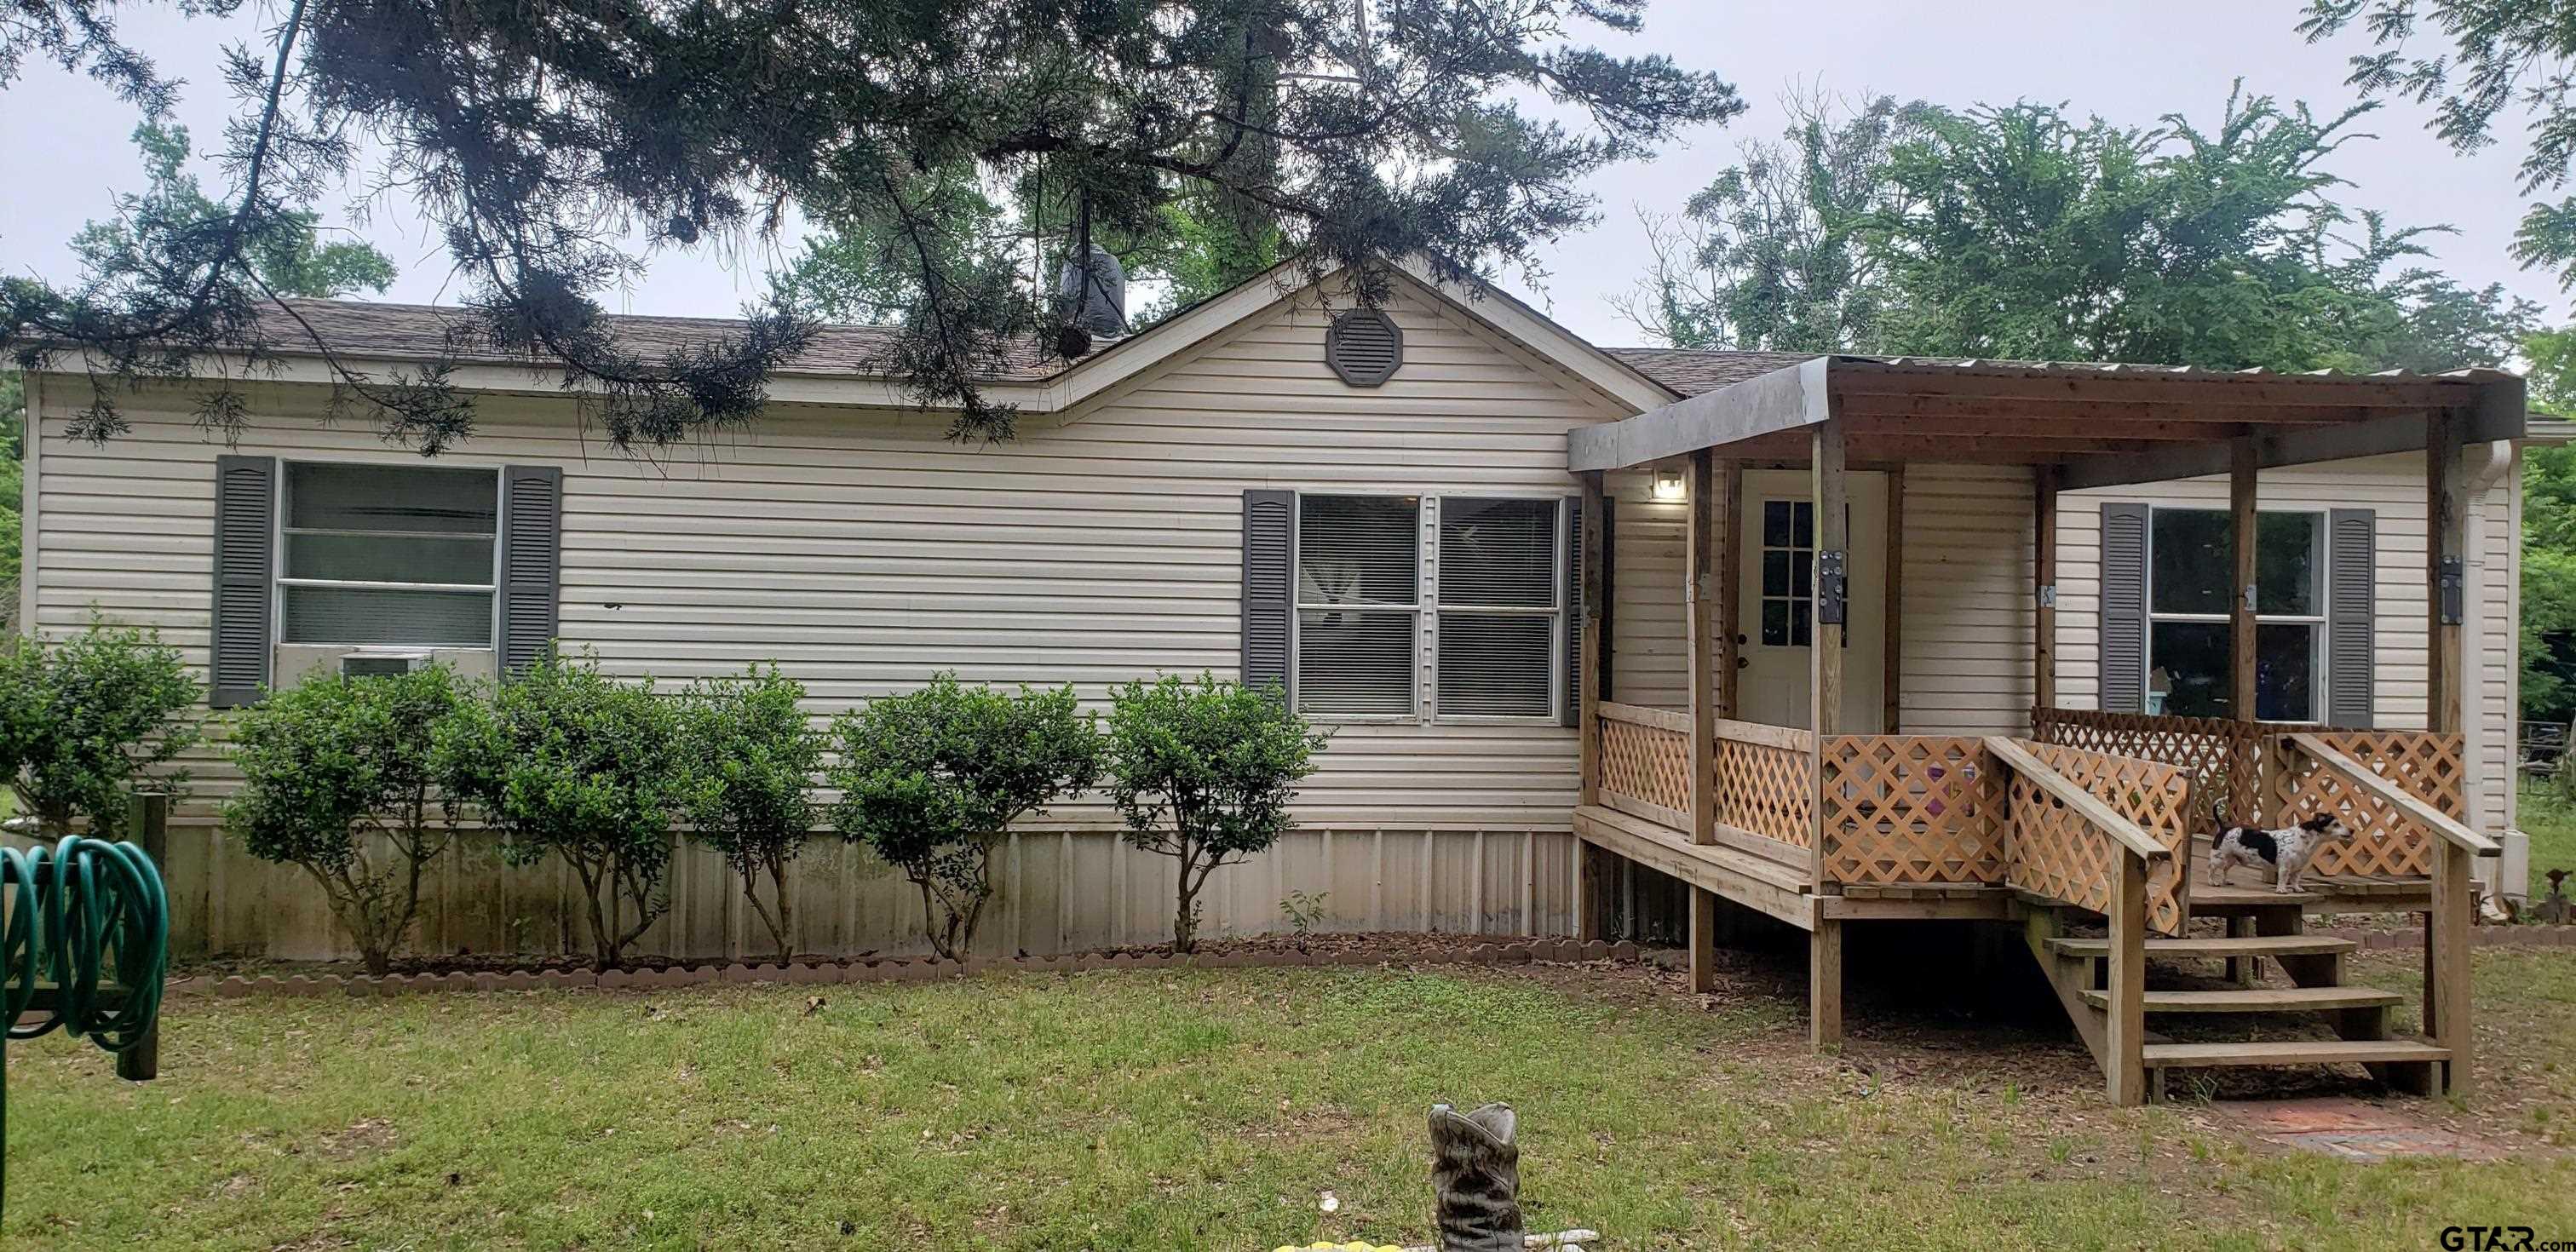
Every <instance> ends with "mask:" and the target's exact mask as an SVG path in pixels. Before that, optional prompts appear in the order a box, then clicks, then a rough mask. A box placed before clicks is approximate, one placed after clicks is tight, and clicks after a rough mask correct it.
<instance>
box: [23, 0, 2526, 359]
mask: <svg viewBox="0 0 2576 1252" xmlns="http://www.w3.org/2000/svg"><path fill="white" fill-rule="evenodd" d="M2298 9H2299V6H2298V5H2297V4H2296V3H2294V2H2292V0H2128V2H2125V3H2101V2H2098V0H2097V2H2095V3H2083V2H2080V0H2077V2H2070V0H1984V2H1983V3H1980V4H1978V5H1975V6H1954V5H1946V4H1941V5H1933V4H1923V3H1920V2H1919V0H1656V2H1655V3H1654V4H1653V5H1652V6H1651V7H1650V9H1649V12H1648V14H1647V19H1646V30H1645V33H1644V35H1643V36H1642V37H1641V38H1639V39H1637V40H1633V41H1632V40H1625V39H1621V38H1618V37H1616V36H1610V37H1607V38H1605V39H1604V40H1603V42H1605V43H1606V44H1608V45H1609V46H1610V47H1612V48H1613V49H1622V48H1624V49H1626V50H1630V51H1634V50H1637V49H1640V48H1644V49H1660V50H1665V51H1669V52H1670V53H1671V54H1672V55H1674V56H1675V57H1677V58H1678V59H1680V60H1681V61H1682V62H1683V63H1684V64H1686V65H1689V66H1692V67H1695V68H1704V69H1712V70H1715V71H1717V72H1718V73H1720V74H1722V75H1724V76H1725V77H1726V78H1727V79H1728V80H1729V81H1731V82H1733V83H1734V84H1735V85H1736V87H1737V89H1738V90H1739V91H1741V92H1742V93H1743V94H1744V96H1745V98H1746V99H1747V101H1748V102H1750V103H1751V105H1752V106H1753V107H1752V108H1750V109H1749V110H1747V111H1746V113H1745V114H1744V115H1743V116H1741V117H1739V118H1738V119H1736V121H1735V122H1734V123H1732V124H1731V125H1728V126H1726V127H1722V128H1720V127H1711V128H1707V129H1705V130H1703V131H1701V132H1699V133H1696V134H1694V135H1692V136H1690V137H1689V138H1688V140H1687V141H1686V142H1684V143H1681V144H1676V145H1673V146H1671V147H1670V148H1668V149H1667V150H1666V151H1665V152H1664V153H1663V154H1662V156H1661V158H1660V159H1658V160H1656V161H1653V162H1638V163H1632V164H1628V165H1623V166H1618V167H1614V168H1612V169H1610V170H1608V171H1606V172H1604V173H1603V174H1601V175H1599V176H1598V177H1597V178H1596V179H1595V181H1594V185H1593V187H1592V191H1593V192H1594V194H1595V195H1597V196H1598V197H1599V199H1600V201H1601V212H1602V220H1601V221H1600V223H1599V224H1598V225H1596V226H1594V227H1593V228H1591V229H1590V230H1588V231H1585V232H1583V233H1581V234H1578V235H1574V236H1571V237H1568V238H1567V239H1565V240H1564V241H1562V242H1561V243H1560V244H1558V245H1557V246H1556V247H1555V248H1554V249H1553V250H1552V251H1551V252H1550V254H1549V255H1548V257H1547V259H1546V267H1547V269H1548V270H1549V271H1550V277H1548V278H1547V279H1546V281H1545V286H1544V287H1543V288H1542V289H1540V290H1536V291H1523V292H1522V293H1521V294H1523V295H1525V296H1527V297H1529V298H1530V299H1532V300H1533V301H1534V302H1536V303H1538V304H1539V305H1541V306H1542V307H1544V308H1546V309H1548V310H1549V311H1550V312H1551V313H1553V314H1554V315H1555V316H1556V317H1557V318H1558V319H1559V320H1561V321H1563V322H1564V323H1565V324H1567V325H1568V326H1571V327H1572V328H1573V329H1574V330H1575V331H1577V332H1578V333H1581V334H1583V335H1585V336H1587V337H1590V338H1591V339H1593V340H1594V341H1595V342H1598V343H1603V344H1622V343H1633V342H1638V341H1639V335H1638V333H1637V331H1636V330H1635V328H1634V327H1632V326H1629V325H1628V324H1627V323H1626V322H1625V321H1624V320H1622V319H1621V318H1620V317H1619V315H1618V314H1617V312H1616V311H1615V310H1614V309H1613V308H1612V306H1611V299H1612V297H1615V296H1617V295H1620V294H1622V293H1624V292H1626V291H1627V290H1628V289H1629V288H1630V287H1631V285H1632V284H1634V282H1635V281H1636V279H1637V277H1638V276H1639V275H1640V274H1641V273H1642V272H1643V270H1644V268H1645V265H1646V261H1647V252H1646V247H1645V241H1644V232H1643V230H1642V229H1641V228H1640V227H1639V225H1638V222H1637V211H1638V209H1640V208H1644V209H1646V210H1649V211H1653V212H1670V211H1672V210H1674V209H1677V208H1678V207H1679V206H1680V204H1681V202H1682V200H1683V199H1684V198H1685V197H1687V196H1688V195H1689V194H1690V193H1691V192H1692V191H1694V190H1696V189H1697V188H1698V187H1699V186H1701V185H1702V184H1704V183H1705V182H1706V181H1707V179H1708V177H1709V176H1710V175H1711V174H1712V173H1714V172H1715V171H1716V170H1718V169H1719V168H1722V167H1723V166H1725V165H1727V164H1729V163H1731V162H1732V161H1733V160H1734V159H1735V149H1736V145H1737V144H1738V143H1740V142H1742V141H1744V140H1746V139H1750V138H1756V137H1760V138H1770V137H1773V136H1775V135H1776V134H1777V132H1778V131H1779V129H1780V126H1781V123H1782V120H1783V118H1782V113H1781V110H1780V107H1779V103H1778V100H1779V97H1780V96H1781V95H1782V94H1783V93H1784V92H1785V91H1787V90H1788V89H1789V88H1791V87H1792V86H1793V85H1794V84H1797V83H1800V82H1807V83H1821V84H1822V85H1824V86H1825V87H1827V88H1829V89H1832V90H1836V91H1841V92H1846V93H1857V92H1860V91H1862V90H1864V89H1866V90H1869V91H1875V92H1883V93H1886V94H1890V95H1894V96H1897V97H1898V98H1900V99H1923V100H1929V101H1931V102H1933V103H1936V104H1943V105H1951V106H1959V107H1964V106H1967V105H1970V104H1975V103H1978V102H1990V103H2003V102H2008V101H2011V100H2014V99H2020V98H2028V99H2033V100H2041V101H2046V102H2050V103H2057V102H2061V101H2062V102H2065V103H2067V104H2069V105H2071V106H2072V107H2073V108H2074V109H2075V110H2077V111H2078V112H2079V113H2097V114H2100V115H2102V116H2103V117H2105V118H2108V119H2110V120H2112V121H2115V122H2119V123H2122V124H2126V125H2147V124H2151V123H2153V122H2154V121H2155V119H2156V118H2157V117H2158V116H2159V115H2161V114H2164V113H2167V112H2174V111H2180V112H2183V113H2185V114H2186V115H2188V116H2189V117H2191V118H2192V119H2193V120H2195V121H2198V122H2201V123H2203V124H2205V125H2212V126H2214V125H2215V124H2216V122H2217V120H2218V117H2219V114H2220V110H2221V109H2222V108H2223V106H2224V103H2225V101H2226V98H2227V92H2228V87H2229V84H2230V82H2231V81H2232V80H2234V79H2236V78H2237V77H2240V76H2241V77H2243V78H2244V79H2245V80H2246V86H2247V89H2248V90H2249V91H2252V92H2257V93H2263V94H2269V95H2273V96H2277V97H2280V98H2283V99H2285V100H2287V99H2302V100H2306V101H2308V102H2309V103H2310V104H2312V105H2313V106H2315V107H2316V108H2317V110H2318V111H2319V112H2321V113H2328V114H2331V113H2332V112H2334V111H2336V110H2339V109H2340V108H2341V107H2343V106H2344V105H2345V104H2347V103H2349V102H2350V100H2351V98H2352V95H2351V92H2350V91H2349V90H2348V89H2347V88H2345V87H2344V86H2343V78H2344V74H2345V58H2346V57H2347V56H2349V55H2350V54H2351V53H2352V52H2354V51H2356V50H2358V49H2359V48H2360V47H2361V46H2362V44H2361V41H2360V40H2359V39H2358V38H2354V37H2348V38H2346V39H2344V40H2343V41H2341V42H2340V43H2339V44H2330V45H2322V46H2310V45H2309V44H2307V43H2305V42H2304V41H2303V40H2301V39H2300V38H2299V36H2298V34H2297V33H2296V31H2295V30H2294V26H2295V24H2296V22H2297V19H2298ZM254 10H256V11H254ZM271 13H273V10H259V9H257V8H256V5H254V6H250V7H247V8H246V9H245V11H244V12H243V13H242V14H240V15H238V16H236V18H234V19H233V20H232V21H230V22H224V23H219V22H211V21H202V20H200V21H187V20H184V19H180V18H177V17H175V16H173V15H171V14H169V13H167V12H166V11H163V10H134V11H132V12H131V13H130V14H129V15H127V20H126V26H125V29H126V32H127V34H128V35H129V36H131V37H133V38H134V39H135V40H136V41H137V42H139V43H141V44H142V45H143V46H144V47H145V48H146V49H148V50H149V51H150V52H151V53H152V54H153V55H155V56H156V57H157V58H159V60H160V61H161V64H162V68H163V70H164V71H165V72H167V73H170V74H175V75H179V76H184V77H185V78H187V79H188V80H189V82H190V86H189V88H188V91H187V93H186V96H185V99H184V102H183V104H182V106H181V110H180V119H179V120H180V121H181V122H183V123H185V124H186V125H187V126H188V127H189V129H190V130H191V131H192V132H193V134H194V135H195V137H196V139H197V144H198V147H199V149H200V150H204V149H208V148H214V147H218V146H220V142H221V134H222V129H223V122H224V119H225V118H226V117H227V116H229V115H230V112H231V107H232V102H231V100H230V99H229V97H228V96H227V95H226V93H225V91H224V90H223V86H222V82H221V79H220V76H219V74H218V73H217V70H216V64H217V61H216V49H217V47H218V46H219V45H220V44H221V43H223V42H225V41H227V40H231V39H239V38H244V37H255V36H256V35H257V34H258V32H259V30H260V28H261V26H262V25H263V24H264V23H265V22H266V21H268V20H270V19H269V14H271ZM0 118H6V119H7V122H6V124H5V125H0V170H6V171H8V172H9V176H8V177H7V178H5V179H0V268H5V269H6V270H7V271H9V272H12V273H21V274H24V273H35V274H40V275H43V276H45V277H48V278H54V279H64V278H69V277H71V273H70V269H71V266H70V261H69V255H68V252H67V250H66V248H65V243H66V241H67V240H69V239H70V237H71V235H72V233H73V232H74V231H76V230H78V229H79V228H80V225H81V223H82V222H84V221H86V220H88V219H90V218H93V217H102V216H106V215H107V213H108V212H109V209H110V207H111V200H112V197H113V196H114V194H115V193H117V192H120V191H132V190H137V189H139V186H140V184H141V182H142V174H141V167H140V163H139V161H138V160H137V159H136V157H135V155H134V149H133V146H132V144H131V143H130V142H128V139H127V134H128V132H129V131H131V130H132V128H133V125H134V115H133V112H132V110H131V109H130V108H128V107H127V106H125V105H123V104H121V103H119V102H117V101H116V100H115V99H114V98H113V97H111V96H110V95H109V94H108V93H107V92H106V91H105V90H103V89H101V88H100V87H98V86H97V85H96V84H94V83H92V82H90V81H88V80H86V79H82V78H74V77H70V76H67V75H65V74H63V73H61V72H60V71H58V70H56V69H54V68H52V67H51V66H49V65H40V64H35V63H33V62H32V61H31V63H30V64H29V65H28V66H27V67H26V73H25V76H24V77H23V78H22V79H21V80H20V81H19V82H18V83H17V84H16V85H15V86H13V87H11V88H9V89H8V90H7V91H6V92H0ZM2423 120H2424V110H2422V109H2420V108H2416V107H2414V106H2411V105H2404V104H2391V105H2389V106H2388V107H2386V108H2383V109H2382V110H2380V111H2379V112H2378V113H2376V114H2373V115H2371V116H2370V117H2369V118H2367V119H2365V122H2366V125H2364V126H2363V127H2362V129H2364V130H2367V131H2370V132H2373V133H2375V134H2377V135H2378V136H2379V137H2378V138H2377V139H2374V140H2368V141H2363V142H2357V143H2354V144H2352V145H2350V146H2348V147H2346V148H2345V149H2344V150H2343V152H2342V153H2340V154H2339V155H2338V156H2337V157H2336V158H2335V159H2334V161H2333V162H2332V164H2331V166H2330V168H2331V169H2332V171H2333V172H2335V173H2337V174H2340V175H2342V176H2343V177H2344V178H2346V179H2348V180H2350V181H2351V182H2352V183H2353V184H2354V186H2353V187H2351V188H2348V189H2346V190H2345V191H2344V192H2343V193H2342V199H2344V201H2345V202H2346V203H2348V204H2351V205H2354V206H2356V207H2365V208H2378V209H2383V210H2385V211H2387V213H2388V214H2389V217H2390V220H2391V221H2392V223H2393V224H2396V225H2423V224H2431V223H2448V224H2450V225H2452V226H2454V227H2457V228H2458V230H2459V233H2458V234H2457V235H2454V236H2447V237H2443V238H2440V239H2437V240H2435V241H2433V247H2434V250H2435V252H2436V254H2437V257H2438V261H2439V264H2440V265H2441V266H2442V267H2443V268H2444V269H2446V270H2447V271H2448V272H2449V273H2451V274H2453V275H2454V276H2456V277H2457V278H2459V279H2460V281H2462V282H2463V283H2467V284H2470V285H2474V286H2484V285H2485V284H2487V283H2489V282H2502V283H2504V284H2505V285H2506V286H2508V287H2509V288H2512V289H2513V290H2515V291H2517V292H2520V293H2521V294H2523V295H2526V296H2529V297H2531V298H2533V299H2537V300H2542V301H2544V302H2546V303H2547V305H2548V307H2549V309H2550V314H2551V316H2552V317H2553V318H2564V317H2565V316H2566V314H2567V311H2568V307H2569V305H2568V301H2567V300H2566V299H2565V298H2564V297H2562V296H2560V294H2559V293H2558V291H2557V287H2556V283H2555V281H2554V280H2553V279H2552V278H2550V277H2549V276H2548V275H2545V274H2537V273H2524V272H2522V271H2520V270H2519V269H2517V268H2516V267H2515V265H2514V263H2513V261H2512V259H2511V257H2510V256H2508V255H2507V252H2506V249H2507V247H2508V246H2509V245H2510V244H2511V242H2512V238H2513V229H2514V224H2515V222H2516V221H2517V220H2518V219H2519V218H2520V216H2521V213H2522V207H2523V203H2524V200H2523V197H2521V196H2519V195H2518V194H2517V193H2516V189H2515V181H2514V166H2515V164H2516V162H2517V161H2518V159H2519V155H2520V152H2521V150H2522V144H2521V141H2520V138H2519V135H2512V136H2508V137H2507V142H2506V143H2504V144H2502V145H2499V146H2497V147H2494V148H2491V149H2489V150H2487V151H2485V152H2482V153H2479V154H2477V155H2475V156H2470V157H2461V156H2455V155H2453V154H2452V153H2451V151H2450V150H2449V149H2448V148H2446V147H2444V146H2443V145H2442V144H2441V143H2440V142H2438V141H2437V140H2435V139H2434V138H2433V137H2432V136H2430V135H2429V134H2427V133H2426V132H2425V130H2424V128H2423ZM202 173H203V175H204V177H205V180H206V185H207V187H208V189H209V191H214V190H216V189H217V188H219V187H220V186H221V180H220V179H219V178H217V177H215V175H214V173H213V171H212V169H211V167H209V168H208V169H206V170H204V171H202ZM335 207H336V206H335ZM402 210H403V206H402V205H400V204H398V203H395V204H378V205H376V206H375V211H374V212H373V214H372V216H371V218H370V220H369V221H368V223H367V224H366V225H365V226H364V227H362V228H360V233H362V234H364V235H365V236H366V237H368V238H369V239H372V240H373V241H374V242H375V243H376V244H377V246H379V247H381V248H383V249H384V251H385V252H386V254H387V255H389V256H391V257H393V258H394V261H395V263H396V264H397V265H398V266H400V267H401V269H402V271H403V274H402V277H401V279H400V281H398V282H397V283H396V284H395V286H394V288H393V290H392V291H390V292H388V293H387V298H390V299H398V300H415V301H436V300H440V299H442V298H443V297H448V296H450V295H451V293H450V290H449V283H448V274H447V265H446V262H445V260H444V258H443V256H442V255H441V254H440V252H439V251H438V249H437V248H436V246H435V244H434V242H432V241H431V240H430V239H428V238H427V237H426V236H425V235H424V234H423V233H422V231H421V229H420V224H419V222H418V220H417V219H415V218H412V217H410V216H409V215H408V214H407V213H405V212H403V211H402ZM331 216H332V218H333V220H336V221H340V222H344V223H345V222H347V221H348V220H349V218H348V216H347V215H346V214H345V213H334V214H332V215H331ZM736 251H737V252H739V251H740V250H739V249H737V250H736ZM769 263H770V261H769V258H766V257H764V256H762V255H760V254H758V253H757V252H756V251H754V252H753V253H752V254H750V255H733V256H707V255H700V256H692V255H688V254H678V253H666V254H663V255H662V256H661V257H659V258H658V259H657V260H656V262H655V264H654V267H653V270H652V273H651V274H650V276H649V277H648V278H647V279H646V280H645V281H644V282H642V283H641V284H639V285H637V286H636V287H634V288H633V289H632V290H630V291H627V292H624V293H622V294H619V295H612V296H611V297H610V300H609V303H610V306H611V307H612V308H613V309H617V310H619V311H623V312H635V313H675V314H697V315H702V316H704V315H716V316H722V315H729V314H731V313H733V312H735V311H736V310H738V309H739V308H740V306H741V305H742V303H743V302H744V301H745V300H746V299H752V298H756V297H757V296H759V295H760V294H761V292H762V291H763V290H764V287H765V284H764V282H763V279H762V275H763V273H764V272H765V270H766V268H767V265H768V264H769ZM1511 285H1513V286H1514V287H1516V288H1517V287H1518V286H1519V285H1520V284H1519V283H1518V281H1517V280H1514V281H1513V283H1512V284H1511Z"/></svg>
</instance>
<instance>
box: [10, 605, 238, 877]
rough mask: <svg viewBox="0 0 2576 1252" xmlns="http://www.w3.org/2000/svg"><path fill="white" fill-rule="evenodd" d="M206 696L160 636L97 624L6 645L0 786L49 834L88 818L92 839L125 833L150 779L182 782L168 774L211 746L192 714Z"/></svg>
mask: <svg viewBox="0 0 2576 1252" xmlns="http://www.w3.org/2000/svg"><path fill="white" fill-rule="evenodd" d="M197 692H198V688H197V681H196V679H194V678H192V677H190V676H189V674H188V666H187V663H186V662H185V661H183V660H181V659H180V657H179V650H178V649H177V648H173V647H171V646H169V645H168V644H165V643H163V642H161V636H160V634H159V633H158V632H155V631H151V630H136V629H128V628H121V627H113V626H109V625H107V624H106V623H105V622H103V621H99V620H97V619H95V618H93V619H92V620H91V622H90V624H89V626H88V627H87V628H86V629H84V630H82V631H81V632H80V633H79V634H76V635H72V636H69V637H67V638H63V639H58V640H49V639H38V638H29V637H25V636H19V637H14V638H11V639H9V640H8V641H7V642H6V643H0V778H6V779H7V781H8V784H9V787H10V789H11V790H12V791H14V792H16V793H17V797H18V808H19V811H20V812H23V813H27V814H29V815H31V816H33V817H34V818H35V819H36V820H37V821H38V822H40V823H42V824H43V826H44V829H45V832H46V833H47V834H49V835H63V834H68V833H70V832H71V829H72V827H73V825H74V824H75V823H76V822H78V821H79V820H80V819H82V818H87V819H88V820H89V825H90V829H91V830H93V831H100V832H105V831H113V830H118V829H121V828H122V827H123V826H124V824H125V807H126V798H127V796H128V795H129V794H130V793H131V792H132V791H133V788H134V784H135V782H136V781H137V780H138V779H140V778H142V777H143V776H144V775H145V774H146V773H147V772H152V773H156V775H157V778H158V781H159V782H160V783H162V784H163V785H164V786H169V787H176V786H177V785H178V784H179V783H180V782H181V781H183V779H184V777H185V775H184V772H183V771H180V770H178V769H175V768H166V769H165V768H163V767H164V766H167V765H168V764H169V762H170V761H171V760H172V759H173V758H175V757H177V756H178V755H179V754H180V753H182V752H185V751H187V750H188V749H189V748H191V747H193V746H195V745H196V743H197V742H198V740H199V739H200V738H201V737H202V731H201V729H200V728H199V726H198V723H197V720H196V719H195V718H194V717H193V716H190V715H189V714H188V710H189V707H190V706H191V705H194V704H195V703H196V702H197Z"/></svg>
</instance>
